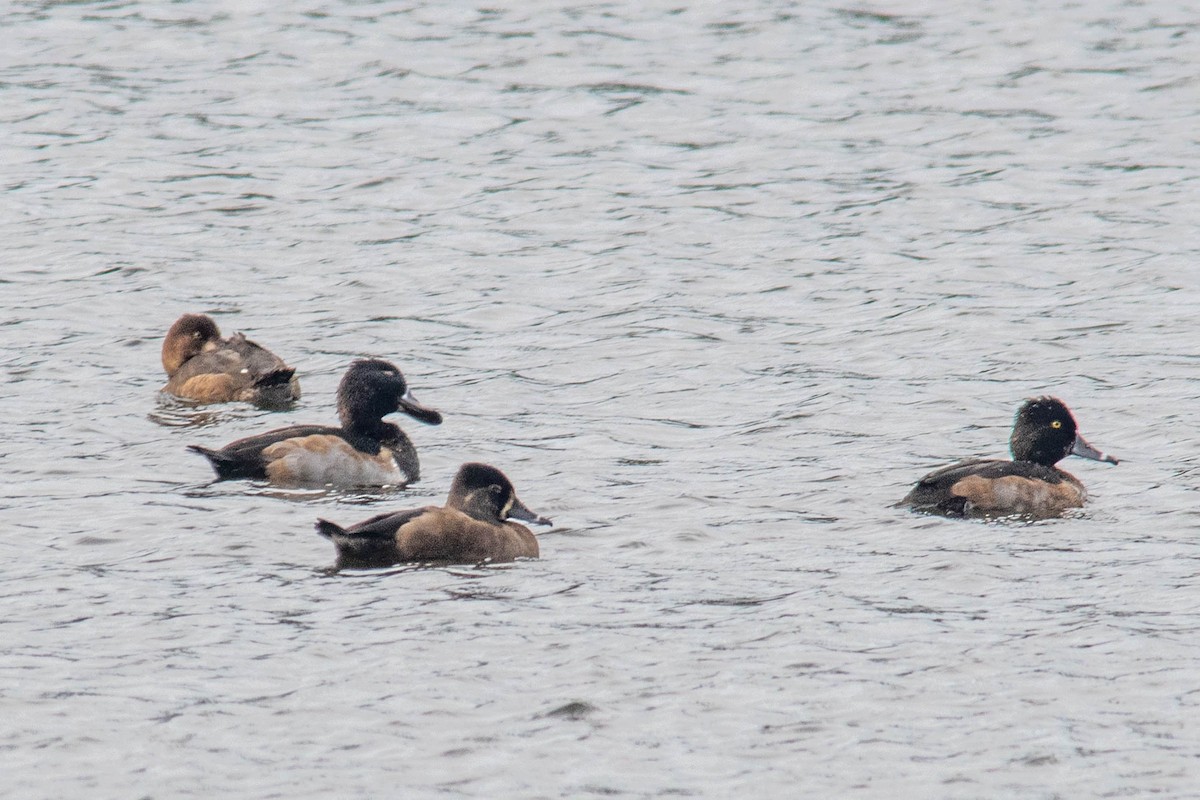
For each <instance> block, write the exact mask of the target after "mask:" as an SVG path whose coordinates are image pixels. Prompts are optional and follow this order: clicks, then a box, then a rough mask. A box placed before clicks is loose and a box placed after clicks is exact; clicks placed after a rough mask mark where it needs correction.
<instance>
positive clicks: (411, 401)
mask: <svg viewBox="0 0 1200 800" xmlns="http://www.w3.org/2000/svg"><path fill="white" fill-rule="evenodd" d="M400 410H401V411H403V412H404V413H405V414H408V415H409V416H410V417H412V418H413V419H419V420H420V421H421V422H424V423H427V424H429V425H441V424H442V415H441V414H440V413H439V412H437V411H434V410H433V409H432V408H429V407H428V406H423V405H421V404H420V403H418V402H417V398H415V397H413V396H412V392H405V393H404V396H403V397H401V398H400Z"/></svg>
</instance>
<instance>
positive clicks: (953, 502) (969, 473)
mask: <svg viewBox="0 0 1200 800" xmlns="http://www.w3.org/2000/svg"><path fill="white" fill-rule="evenodd" d="M1010 476H1013V477H1018V478H1031V479H1034V480H1041V481H1046V482H1048V483H1059V482H1061V481H1062V480H1063V473H1062V472H1060V471H1059V470H1057V469H1055V468H1054V467H1047V466H1043V465H1042V464H1035V463H1033V462H1031V461H1007V460H1004V459H997V458H970V459H967V460H965V461H959V462H958V463H955V464H951V465H949V466H947V467H942V468H941V469H936V470H934V471H933V472H930V473H929V474H928V475H926V476H925V477H923V478H921V480H919V481H917V485H916V486H914V487H913V488H912V491H910V492H909V493H908V494H907V495H905V497H904V499H903V500H901V501H900V505H902V506H909V507H911V508H913V509H914V510H917V511H933V512H937V513H941V514H951V515H956V514H962V513H963V512H964V508H965V506H966V502H967V498H966V497H963V496H961V495H959V494H955V492H954V486H955V485H956V484H957V483H959V482H960V481H962V480H964V479H966V478H970V477H977V478H983V479H985V480H995V479H996V478H1006V477H1010Z"/></svg>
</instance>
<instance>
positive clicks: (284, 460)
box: [189, 359, 442, 486]
mask: <svg viewBox="0 0 1200 800" xmlns="http://www.w3.org/2000/svg"><path fill="white" fill-rule="evenodd" d="M337 396H338V417H339V419H340V420H341V422H342V425H341V427H340V428H334V427H330V426H325V425H294V426H291V427H287V428H279V429H277V430H273V431H268V432H267V433H263V434H259V435H258V436H250V437H247V438H245V439H238V440H237V441H236V442H232V443H230V444H227V445H225V446H224V447H222V448H221V449H220V450H210V449H209V448H207V447H200V446H199V445H189V449H191V450H194V451H196V452H197V453H201V454H203V455H204V456H206V457H207V458H208V460H209V461H210V462H211V463H212V466H213V469H215V470H216V471H217V478H218V479H220V480H224V479H227V478H253V479H260V480H261V479H265V480H267V481H270V482H271V483H275V484H283V485H297V484H332V485H334V486H404V485H407V484H409V483H412V482H414V481H416V480H417V479H418V478H420V476H421V472H420V465H419V462H418V461H417V451H416V448H414V447H413V444H412V441H410V440H409V438H408V436H407V435H406V434H405V433H404V431H402V430H400V428H399V426H396V425H393V424H392V423H390V422H384V421H383V417H384V415H386V414H391V413H393V412H396V411H403V412H404V413H406V414H408V415H409V416H411V417H413V418H414V419H417V420H420V421H421V422H425V423H428V424H430V425H440V424H441V422H442V415H441V414H439V413H438V412H437V411H434V410H433V409H431V408H426V407H425V406H423V405H421V404H420V403H418V402H417V401H416V399H415V398H414V397H413V396H412V393H411V392H409V390H408V384H406V383H405V382H404V376H403V375H401V374H400V370H398V369H396V367H395V366H393V365H392V364H390V363H388V362H387V361H383V360H380V359H361V360H358V361H355V362H354V363H353V364H351V365H350V368H349V369H348V370H346V374H345V376H343V378H342V382H341V384H339V386H338V392H337Z"/></svg>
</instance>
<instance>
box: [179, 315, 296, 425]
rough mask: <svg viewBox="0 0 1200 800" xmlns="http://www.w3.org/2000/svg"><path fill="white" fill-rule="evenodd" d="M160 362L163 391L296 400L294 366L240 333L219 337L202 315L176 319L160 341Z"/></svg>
mask: <svg viewBox="0 0 1200 800" xmlns="http://www.w3.org/2000/svg"><path fill="white" fill-rule="evenodd" d="M162 365H163V369H164V370H166V373H167V385H166V386H164V387H163V391H164V392H167V393H168V394H173V395H175V396H176V397H182V398H184V399H186V400H195V401H197V402H200V403H228V402H231V401H235V400H242V401H247V402H251V403H257V404H259V405H286V404H288V403H292V402H294V401H296V400H298V399H300V381H299V380H298V379H297V378H296V369H295V368H294V367H289V366H288V365H287V364H285V363H284V361H283V359H281V358H279V356H277V355H275V354H274V353H272V352H271V351H270V350H267V349H266V348H264V347H262V346H261V345H258V344H256V343H254V342H252V341H250V340H249V339H247V338H246V336H245V334H241V333H235V334H234V335H232V336H230V337H229V338H228V339H222V338H221V331H220V329H218V328H217V323H215V322H213V321H212V318H211V317H208V316H206V315H204V314H184V315H183V316H182V317H180V318H179V319H177V320H175V324H173V325H172V326H171V329H170V330H169V331H167V338H166V339H164V340H163V346H162Z"/></svg>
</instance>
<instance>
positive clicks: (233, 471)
mask: <svg viewBox="0 0 1200 800" xmlns="http://www.w3.org/2000/svg"><path fill="white" fill-rule="evenodd" d="M187 449H188V450H191V451H192V452H193V453H199V454H200V455H202V456H204V457H205V458H207V459H208V463H209V464H211V465H212V468H213V471H214V472H216V473H217V480H221V481H224V480H230V479H236V478H257V477H261V476H260V475H259V474H258V472H259V471H254V470H249V469H247V468H246V465H245V464H243V463H242V462H241V461H240V460H238V459H235V458H232V457H230V456H228V455H226V454H225V453H222V452H221V451H220V450H213V449H211V448H208V447H203V446H201V445H198V444H189V445H188V446H187Z"/></svg>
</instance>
